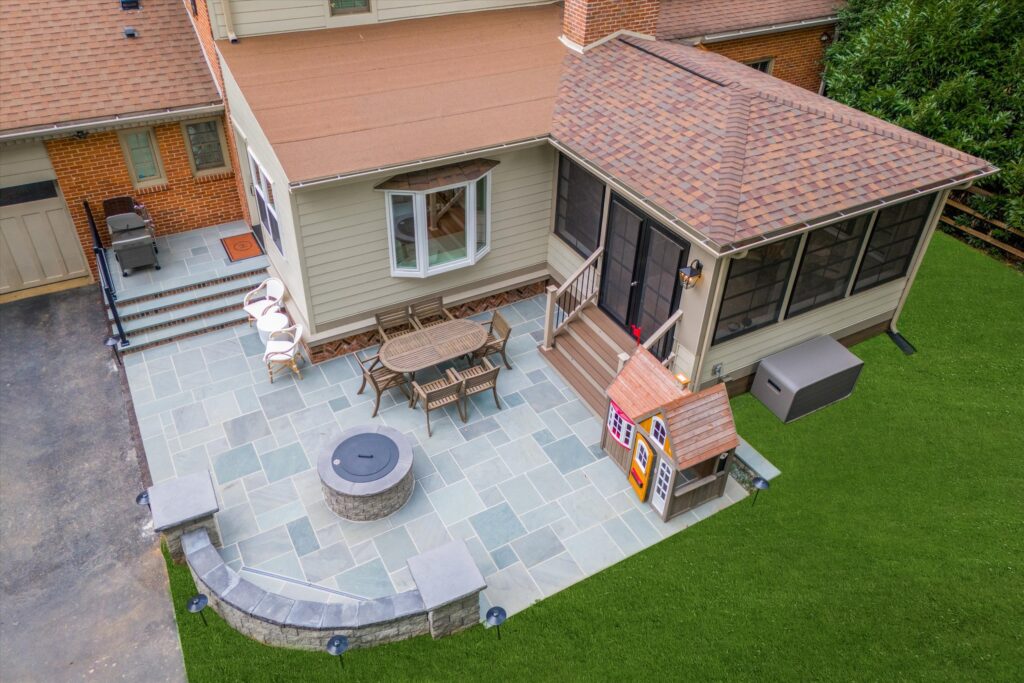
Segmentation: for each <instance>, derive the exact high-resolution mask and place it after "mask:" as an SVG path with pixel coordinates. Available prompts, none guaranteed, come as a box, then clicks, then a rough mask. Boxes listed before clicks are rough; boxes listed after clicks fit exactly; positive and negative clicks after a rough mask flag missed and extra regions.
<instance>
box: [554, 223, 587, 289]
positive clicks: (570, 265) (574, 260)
mask: <svg viewBox="0 0 1024 683" xmlns="http://www.w3.org/2000/svg"><path fill="white" fill-rule="evenodd" d="M583 261H584V258H583V257H582V256H580V255H579V252H577V251H576V250H575V249H573V248H572V247H570V246H569V245H568V244H566V243H565V242H564V241H563V240H562V239H561V238H560V237H559V236H558V235H556V234H555V233H553V232H552V233H550V234H549V235H548V265H549V266H550V267H551V275H552V276H553V277H554V278H555V279H556V280H558V282H559V283H563V282H565V280H566V278H568V277H569V276H570V275H572V274H573V273H575V272H576V271H577V270H579V268H580V266H582V265H583Z"/></svg>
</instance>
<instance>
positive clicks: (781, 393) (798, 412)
mask: <svg viewBox="0 0 1024 683" xmlns="http://www.w3.org/2000/svg"><path fill="white" fill-rule="evenodd" d="M863 365H864V361H862V360H861V359H860V358H857V356H855V355H853V354H852V353H850V352H849V351H848V350H847V348H846V347H845V346H843V345H842V344H840V343H839V342H837V341H836V340H835V339H833V338H832V337H818V338H817V339H811V340H808V341H805V342H804V343H802V344H797V345H796V346H794V347H792V348H788V349H786V350H785V351H780V352H779V353H776V354H773V355H771V356H768V357H767V358H765V359H764V360H762V361H761V363H760V365H758V366H757V374H756V375H755V376H754V385H753V386H752V387H751V389H750V392H751V393H752V394H754V396H756V397H757V398H758V400H760V401H761V403H763V404H765V406H766V407H767V408H768V410H770V411H772V412H773V413H775V415H776V416H777V417H778V418H779V419H780V420H782V421H783V422H792V421H793V420H795V419H797V418H798V417H803V416H804V415H806V414H808V413H812V412H814V411H815V410H817V409H818V408H824V407H825V406H827V405H828V404H830V403H835V402H836V401H838V400H840V399H844V398H846V397H847V396H849V395H850V394H851V393H853V387H854V385H855V384H856V383H857V377H859V376H860V369H861V367H862V366H863Z"/></svg>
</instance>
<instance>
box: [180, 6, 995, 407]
mask: <svg viewBox="0 0 1024 683" xmlns="http://www.w3.org/2000/svg"><path fill="white" fill-rule="evenodd" d="M199 4H200V5H201V7H202V8H203V9H201V10H200V12H199V15H200V17H202V18H203V19H204V20H205V21H204V23H202V24H197V26H198V28H199V30H200V34H201V35H203V33H204V32H205V33H206V35H207V36H208V40H202V41H201V42H203V44H204V46H205V48H206V50H207V55H208V57H209V59H210V60H211V62H216V63H217V64H218V67H217V68H218V71H219V73H220V74H222V78H223V88H224V92H225V96H226V103H227V107H228V110H229V112H230V121H231V124H230V129H231V134H232V135H233V136H234V137H235V140H236V144H237V146H238V149H239V153H240V155H241V156H242V157H243V159H244V161H243V162H242V164H241V167H242V168H241V170H242V172H243V173H244V174H245V180H246V187H247V190H248V191H247V193H246V201H247V203H248V204H249V207H248V210H249V214H250V215H251V216H253V217H254V218H258V223H259V225H260V230H262V233H263V234H264V236H265V241H266V244H267V252H268V254H267V255H268V257H269V260H270V263H271V271H272V272H274V273H275V274H276V275H278V276H279V277H280V278H281V279H282V280H283V281H284V282H285V284H286V286H287V288H288V292H289V295H290V296H289V300H288V310H289V312H290V313H291V315H292V317H293V318H294V319H295V320H297V321H300V322H301V323H302V324H303V325H304V327H305V329H307V330H308V331H309V338H308V342H309V344H310V346H311V347H312V349H313V355H314V357H315V358H324V357H329V356H330V355H331V354H333V353H339V352H342V351H345V350H348V349H350V348H353V347H355V346H358V345H360V344H365V343H367V342H368V341H369V340H370V337H369V336H368V335H367V331H368V330H369V329H371V327H372V323H373V314H374V312H375V311H377V310H380V309H382V308H384V307H387V306H391V305H395V304H401V303H405V302H412V301H415V300H417V299H419V298H422V297H426V296H431V295H438V294H440V295H442V296H443V297H444V300H445V302H446V304H448V305H460V304H469V305H470V307H471V308H474V307H475V308H474V310H475V309H478V308H481V307H484V306H486V305H487V302H488V301H491V302H494V301H507V300H508V299H509V298H512V297H515V296H528V295H535V294H536V293H538V292H541V291H543V288H544V287H545V286H547V285H549V284H550V283H554V284H553V286H552V287H551V288H550V290H551V291H550V292H549V298H550V301H549V307H548V308H549V316H548V317H549V320H548V323H547V324H546V326H545V327H546V329H544V330H538V331H537V334H536V335H535V336H536V337H537V339H538V341H539V343H541V344H542V345H544V346H545V347H546V348H547V349H548V357H549V359H550V360H551V361H552V363H554V364H555V365H556V367H558V368H559V369H560V371H562V373H563V375H565V376H566V377H567V379H568V380H569V381H571V382H572V383H573V384H574V386H576V387H577V388H578V389H580V390H581V391H582V392H583V393H584V394H585V395H586V397H587V398H588V400H590V402H591V404H592V405H594V406H595V408H596V409H598V410H600V409H601V407H600V404H601V395H602V393H603V391H604V389H605V388H606V387H607V384H608V382H610V379H611V377H612V376H613V375H614V374H615V372H616V370H617V367H616V355H617V354H618V353H619V352H621V351H623V350H626V349H627V348H628V345H629V343H630V335H639V336H640V339H641V340H642V341H645V342H647V343H648V345H649V346H650V347H651V348H652V350H653V351H655V352H656V354H657V355H659V356H660V357H662V358H665V359H666V360H669V359H670V363H671V366H672V367H673V369H674V371H676V372H680V373H683V374H685V375H686V376H687V377H691V378H694V379H695V382H694V384H695V386H704V385H708V384H710V383H713V382H716V381H719V380H721V379H731V380H733V381H734V385H733V386H734V388H735V387H738V388H742V387H743V386H745V382H746V380H745V378H747V377H749V376H750V374H751V373H752V372H753V370H754V369H755V368H756V364H757V362H758V361H759V360H760V359H761V358H763V357H764V356H765V355H767V354H770V353H773V352H775V351H779V350H781V349H783V348H786V347H788V346H791V345H793V344H796V343H798V342H801V341H804V340H806V339H808V338H811V337H813V336H818V335H822V334H829V335H833V336H835V337H837V338H840V339H847V340H852V339H859V338H863V337H864V336H866V335H869V334H872V333H877V332H880V331H883V330H885V329H890V328H891V329H895V326H896V324H897V321H898V318H899V313H900V309H901V308H902V306H903V302H904V301H905V299H906V296H907V293H908V291H909V289H910V286H911V284H912V282H913V278H914V273H915V271H916V268H917V265H918V263H919V262H920V260H921V258H922V256H923V254H924V251H925V249H926V247H927V244H928V241H929V239H930V237H931V234H932V232H933V230H934V226H935V223H936V220H937V218H938V209H939V207H940V206H941V204H942V202H943V200H944V197H945V194H946V192H947V191H948V190H949V189H950V188H953V187H959V186H963V185H966V184H968V183H970V182H971V181H972V180H974V179H976V178H979V177H982V176H984V175H987V174H991V173H994V172H995V171H996V169H995V168H993V167H992V166H991V165H989V164H988V163H986V162H985V161H983V160H981V159H977V158H974V157H971V156H969V155H966V154H963V153H961V152H958V151H956V150H954V149H951V148H948V147H945V146H943V145H940V144H938V143H935V142H933V141H931V140H928V139H926V138H923V137H921V136H918V135H915V134H913V133H910V132H908V131H905V130H903V129H900V128H898V127H896V126H893V125H890V124H888V123H885V122H883V121H880V120H878V119H875V118H873V117H870V116H868V115H866V114H863V113H861V112H858V111H855V110H852V109H850V108H848V107H845V106H842V105H840V104H837V103H835V102H833V101H830V100H828V99H826V98H823V97H820V96H819V95H816V94H814V93H812V92H808V90H807V89H805V88H801V87H798V86H796V85H793V84H791V83H787V82H784V81H782V80H780V79H777V78H774V77H772V76H770V75H768V74H766V73H761V72H760V71H759V70H758V69H752V68H748V67H747V66H744V65H742V64H740V63H737V62H735V61H732V60H730V59H726V58H725V57H723V56H721V55H719V54H715V52H713V51H712V50H711V49H705V48H703V47H692V46H688V45H685V44H682V43H680V42H679V41H677V40H675V38H677V37H678V36H679V35H680V34H681V33H703V34H709V30H705V29H699V30H696V31H686V30H682V31H681V32H680V31H676V30H674V29H673V30H672V31H670V32H667V33H666V31H667V29H665V28H664V27H665V26H666V19H665V18H666V16H668V15H670V14H672V11H674V9H678V7H676V3H672V2H663V3H659V2H657V1H654V0H635V1H632V2H611V0H568V1H567V2H566V3H564V5H563V4H561V3H545V4H541V5H534V4H533V3H529V2H519V1H516V0H506V1H503V2H487V3H483V2H445V3H408V2H402V3H399V2H395V1H392V0H371V1H370V2H366V1H363V2H359V1H354V0H353V1H344V2H343V1H341V0H322V1H321V0H305V1H304V2H302V3H298V2H284V1H283V0H282V2H274V1H273V0H261V1H260V2H248V1H246V0H230V2H229V1H228V0H208V2H207V3H203V2H201V1H200V2H199ZM681 4H685V3H681ZM769 4H770V3H769ZM520 5H530V6H520ZM495 6H500V8H499V9H490V11H482V10H483V9H485V8H494V7H495ZM204 10H206V11H204ZM474 10H481V11H474ZM821 11H823V10H822V8H821V7H818V6H816V9H813V11H811V14H815V13H819V12H821ZM783 16H797V15H783ZM800 16H803V15H800ZM828 16H829V17H831V15H828ZM819 18H822V19H823V17H819ZM757 21H758V22H760V21H762V20H760V19H759V20H757ZM773 21H774V20H773ZM794 21H796V22H799V21H801V20H800V19H795V20H794ZM783 23H784V22H783ZM812 23H813V22H812ZM824 25H825V24H824V23H822V24H816V25H815V26H814V30H815V31H819V30H822V29H821V27H822V26H824ZM755 28H756V27H755ZM659 34H662V35H669V36H672V38H673V40H662V39H659V38H658V37H657V36H658V35H659ZM819 42H820V41H819ZM713 44H714V43H713V42H712V45H713ZM804 85H813V84H804ZM445 216H447V217H448V220H447V222H445V221H442V220H440V218H441V217H445ZM686 267H692V268H697V269H699V270H700V271H701V277H699V278H694V277H692V270H691V271H688V272H690V275H691V277H680V271H681V269H684V268H686ZM691 286H692V288H688V287H691ZM684 290H685V291H684Z"/></svg>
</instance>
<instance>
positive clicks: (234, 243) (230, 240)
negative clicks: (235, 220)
mask: <svg viewBox="0 0 1024 683" xmlns="http://www.w3.org/2000/svg"><path fill="white" fill-rule="evenodd" d="M220 243H221V244H223V245H224V251H226V252H227V253H228V258H229V259H231V262H232V263H234V262H235V261H244V260H245V259H247V258H253V257H256V256H261V255H262V254H263V249H261V248H260V243H259V242H257V241H256V237H255V236H253V234H252V233H251V232H247V233H245V234H244V235H232V236H231V237H222V238H221V240H220Z"/></svg>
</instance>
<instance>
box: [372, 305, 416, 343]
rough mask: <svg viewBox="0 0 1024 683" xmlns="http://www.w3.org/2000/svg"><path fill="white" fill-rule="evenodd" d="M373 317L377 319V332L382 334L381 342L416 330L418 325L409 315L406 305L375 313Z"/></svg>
mask: <svg viewBox="0 0 1024 683" xmlns="http://www.w3.org/2000/svg"><path fill="white" fill-rule="evenodd" d="M373 317H374V318H376V319H377V333H378V334H379V335H380V340H381V343H383V342H386V341H387V340H389V339H394V338H395V337H400V336H402V335H403V334H409V333H410V332H415V331H416V325H415V323H413V321H412V318H410V317H409V310H408V309H407V308H406V307H405V306H398V307H395V308H389V309H387V310H386V311H381V312H380V313H374V314H373Z"/></svg>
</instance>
